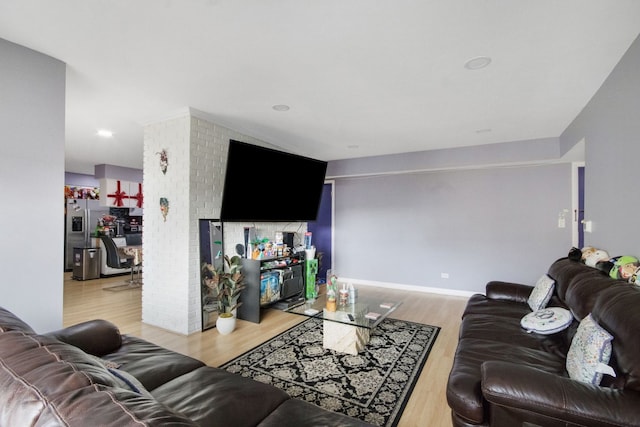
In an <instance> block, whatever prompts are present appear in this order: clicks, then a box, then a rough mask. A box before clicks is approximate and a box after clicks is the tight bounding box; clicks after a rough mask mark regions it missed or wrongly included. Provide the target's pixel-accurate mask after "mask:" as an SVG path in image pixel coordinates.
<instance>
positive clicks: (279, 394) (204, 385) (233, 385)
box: [151, 366, 290, 427]
mask: <svg viewBox="0 0 640 427" xmlns="http://www.w3.org/2000/svg"><path fill="white" fill-rule="evenodd" d="M151 394H152V395H153V396H154V397H155V398H156V399H157V400H158V401H159V402H162V403H164V404H165V405H167V406H169V407H171V408H173V409H175V410H176V411H178V412H180V413H182V414H184V415H186V416H187V417H189V418H190V419H192V420H193V421H195V422H196V423H197V424H199V425H202V426H213V425H226V426H234V427H243V426H247V427H249V426H255V425H257V424H258V423H259V422H260V421H262V420H263V419H264V418H266V417H267V415H269V414H270V413H271V412H273V411H274V410H275V409H276V408H277V407H278V406H280V404H281V403H282V402H284V401H285V400H287V399H289V398H290V397H289V396H288V395H287V394H286V393H285V392H284V391H282V390H280V389H278V388H276V387H274V386H271V385H268V384H264V383H261V382H258V381H254V380H252V379H250V378H245V377H243V376H240V375H236V374H232V373H230V372H227V371H225V370H223V369H218V368H213V367H210V366H204V367H201V368H199V369H196V370H195V371H192V372H189V373H187V374H185V375H182V376H180V377H178V378H176V379H174V380H172V381H169V382H168V383H166V384H163V385H161V386H159V387H158V388H156V389H155V390H153V391H152V392H151Z"/></svg>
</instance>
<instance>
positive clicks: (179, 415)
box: [0, 308, 369, 427]
mask: <svg viewBox="0 0 640 427" xmlns="http://www.w3.org/2000/svg"><path fill="white" fill-rule="evenodd" d="M45 425H46V426H69V427H73V426H82V427H86V426H114V427H116V426H117V427H125V426H138V427H139V426H226V427H228V426H234V427H237V426H265V427H266V426H301V425H305V426H367V425H369V424H366V423H363V422H361V421H358V420H355V419H353V418H349V417H346V416H343V415H340V414H337V413H333V412H329V411H325V410H323V409H321V408H319V407H317V406H314V405H311V404H309V403H307V402H304V401H302V400H296V399H292V398H290V397H289V396H288V395H287V394H286V393H285V392H283V391H281V390H280V389H277V388H275V387H272V386H270V385H267V384H263V383H260V382H257V381H253V380H251V379H248V378H244V377H241V376H239V375H235V374H232V373H229V372H226V371H224V370H222V369H217V368H213V367H210V366H206V365H205V364H204V363H202V362H200V361H198V360H196V359H193V358H191V357H188V356H185V355H182V354H179V353H176V352H173V351H170V350H168V349H165V348H162V347H159V346H157V345H155V344H152V343H150V342H147V341H144V340H141V339H139V338H136V337H132V336H127V335H121V334H120V332H119V331H118V329H117V328H116V327H115V326H114V325H113V324H111V323H109V322H106V321H104V320H93V321H89V322H85V323H82V324H79V325H76V326H72V327H69V328H65V329H62V330H60V331H56V332H53V333H49V334H45V335H40V334H36V333H35V332H34V331H33V330H32V329H31V327H29V325H27V324H26V323H24V322H23V321H22V320H21V319H19V318H18V317H16V316H15V315H13V314H12V313H11V312H9V311H7V310H5V309H2V308H0V426H45Z"/></svg>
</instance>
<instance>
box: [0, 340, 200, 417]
mask: <svg viewBox="0 0 640 427" xmlns="http://www.w3.org/2000/svg"><path fill="white" fill-rule="evenodd" d="M112 385H113V386H112ZM0 408H2V411H0V425H2V426H23V425H52V426H54V425H55V426H57V425H64V426H71V427H74V426H86V425H87V423H88V421H87V420H90V424H91V425H96V426H98V425H99V426H105V427H111V426H112V427H116V426H117V427H128V426H131V427H133V426H137V427H139V426H140V425H148V426H160V425H167V426H168V425H171V426H193V425H195V424H193V423H192V422H191V421H190V420H189V419H187V418H185V417H183V416H182V415H179V414H176V413H174V412H173V411H171V410H170V409H169V408H167V407H166V406H164V405H162V404H160V403H158V402H157V401H155V400H153V399H148V398H144V397H142V396H140V395H138V394H136V393H133V392H131V391H128V390H125V389H122V388H119V387H117V386H115V385H114V384H113V381H112V379H111V378H110V376H109V375H108V374H107V373H105V370H104V368H103V367H101V366H100V365H99V363H97V362H95V361H94V360H92V359H91V358H89V357H86V355H85V354H83V352H81V351H80V350H79V349H77V348H75V347H73V346H70V345H68V344H65V343H61V342H59V341H57V340H55V339H52V338H48V337H42V336H38V335H35V334H27V333H25V332H23V331H9V332H5V333H2V334H0Z"/></svg>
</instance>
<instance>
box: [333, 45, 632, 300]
mask: <svg viewBox="0 0 640 427" xmlns="http://www.w3.org/2000/svg"><path fill="white" fill-rule="evenodd" d="M638 70H640V41H639V40H638V39H636V40H635V41H634V43H633V44H632V45H631V47H630V48H629V50H628V51H627V53H626V54H625V56H624V57H623V58H622V59H621V61H620V63H619V64H618V65H617V66H616V68H615V69H614V70H613V71H612V73H611V75H610V76H609V77H608V78H607V80H606V81H605V82H604V83H603V85H602V87H601V88H600V89H599V90H598V91H597V93H596V94H595V95H594V96H593V98H592V99H591V101H590V102H589V103H588V104H587V105H586V106H585V108H584V109H583V111H582V112H581V113H580V114H579V115H578V117H576V119H575V120H574V121H573V122H572V123H571V124H570V125H569V126H568V128H567V129H566V130H565V132H564V133H563V134H562V135H561V136H560V137H559V138H549V139H542V140H535V141H520V142H512V143H504V144H497V145H495V146H484V147H475V148H473V147H469V148H459V149H455V150H438V151H436V152H423V153H413V154H405V155H397V156H386V157H385V156H382V157H375V158H366V159H353V160H340V161H336V162H330V163H329V168H328V175H329V176H332V177H335V180H336V185H335V193H336V194H335V199H336V207H335V209H336V215H335V226H336V244H335V253H334V263H335V264H334V266H335V269H336V271H337V272H338V273H339V275H342V276H344V277H348V278H353V279H356V280H372V281H379V282H387V283H391V284H408V285H415V286H424V287H438V288H446V289H451V290H472V291H483V290H484V283H485V282H486V281H487V280H491V279H499V280H512V281H520V282H525V283H532V282H533V281H535V280H536V279H537V278H538V277H539V276H540V274H542V272H543V271H545V270H546V268H547V267H548V265H549V264H550V263H551V262H552V261H553V260H555V259H556V258H559V257H561V256H565V255H566V254H567V252H568V250H569V248H570V247H571V226H570V224H571V221H570V218H571V214H569V216H568V221H567V228H565V229H559V228H558V227H557V222H558V214H559V213H560V211H561V210H562V209H571V165H570V164H568V163H557V162H558V161H560V159H561V156H562V155H564V154H565V153H568V152H569V151H570V150H571V149H572V148H573V147H574V146H576V144H578V143H579V142H580V141H582V140H584V141H585V144H584V146H585V151H586V156H585V163H586V190H585V203H586V206H585V210H586V219H590V220H592V221H593V233H587V234H586V235H585V245H593V246H598V247H601V248H603V249H606V250H607V251H608V252H609V253H610V255H612V256H614V255H623V254H625V255H626V254H628V255H635V256H640V247H639V244H638V242H637V233H634V230H635V229H636V228H637V227H636V223H637V221H636V218H637V216H638V211H639V208H640V199H639V198H637V197H635V196H636V195H635V192H634V191H633V190H634V184H635V183H636V182H637V173H638V165H639V164H640V161H639V159H640V141H639V139H640V117H639V112H640V77H639V75H638ZM554 159H555V160H554ZM537 161H539V162H541V163H545V162H546V163H548V164H547V165H544V164H540V165H537V166H533V165H532V166H530V167H517V168H511V169H502V168H499V167H495V165H497V164H500V163H511V164H521V163H536V162H537ZM553 163H556V164H553ZM474 165H475V166H477V169H473V167H474ZM420 169H425V170H429V169H431V170H432V171H434V172H431V173H427V172H424V173H417V174H409V173H405V174H402V171H405V172H408V171H411V170H414V171H415V170H420ZM356 176H361V177H358V178H356ZM443 272H444V273H449V274H450V278H449V279H448V280H444V279H441V278H440V273H443Z"/></svg>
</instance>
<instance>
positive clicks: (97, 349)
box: [46, 319, 122, 356]
mask: <svg viewBox="0 0 640 427" xmlns="http://www.w3.org/2000/svg"><path fill="white" fill-rule="evenodd" d="M46 335H47V336H52V337H54V338H56V339H58V340H60V341H62V342H66V343H67V344H71V345H73V346H75V347H78V348H79V349H81V350H82V351H84V352H87V353H89V354H93V355H94V356H103V355H105V354H108V353H112V352H114V351H117V350H118V349H119V348H120V346H121V345H122V337H121V335H120V330H119V329H118V327H117V326H116V325H114V324H113V323H111V322H108V321H106V320H101V319H96V320H89V321H87V322H82V323H78V324H76V325H73V326H69V327H67V328H64V329H60V330H58V331H54V332H49V333H47V334H46Z"/></svg>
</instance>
